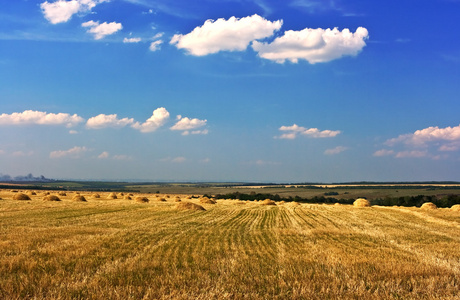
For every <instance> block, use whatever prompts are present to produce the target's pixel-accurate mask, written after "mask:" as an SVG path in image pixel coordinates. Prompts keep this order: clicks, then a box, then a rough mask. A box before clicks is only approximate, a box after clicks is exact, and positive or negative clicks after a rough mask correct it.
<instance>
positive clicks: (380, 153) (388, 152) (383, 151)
mask: <svg viewBox="0 0 460 300" xmlns="http://www.w3.org/2000/svg"><path fill="white" fill-rule="evenodd" d="M394 154H395V152H394V151H393V150H387V149H381V150H377V151H375V152H374V154H373V156H376V157H382V156H390V155H394Z"/></svg>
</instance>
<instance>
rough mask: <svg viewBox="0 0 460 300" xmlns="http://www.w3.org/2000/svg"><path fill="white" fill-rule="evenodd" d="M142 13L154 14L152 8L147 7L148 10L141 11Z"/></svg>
mask: <svg viewBox="0 0 460 300" xmlns="http://www.w3.org/2000/svg"><path fill="white" fill-rule="evenodd" d="M142 14H143V15H151V14H155V11H154V10H153V9H149V10H148V11H143V12H142Z"/></svg>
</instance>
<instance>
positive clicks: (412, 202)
mask: <svg viewBox="0 0 460 300" xmlns="http://www.w3.org/2000/svg"><path fill="white" fill-rule="evenodd" d="M325 194H332V195H338V193H334V192H333V193H325ZM204 196H207V197H212V196H211V195H206V194H205V195H204ZM214 197H215V198H217V199H235V200H245V201H256V200H257V201H259V200H265V199H270V200H273V201H285V202H300V203H340V204H352V203H353V202H354V201H355V200H356V199H354V198H334V197H324V196H314V197H311V198H303V197H300V196H294V197H292V196H289V197H281V196H280V195H278V194H268V193H255V192H252V193H249V194H244V193H239V192H234V193H228V194H217V195H215V196H214ZM363 198H365V197H363ZM370 202H371V204H372V205H381V206H394V205H397V206H406V207H411V206H417V207H420V206H422V204H423V203H426V202H432V203H434V204H436V206H437V207H451V206H452V205H455V204H460V195H453V194H451V195H444V196H441V197H438V196H426V195H417V196H403V197H385V198H377V199H372V200H370Z"/></svg>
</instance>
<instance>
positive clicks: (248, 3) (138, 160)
mask: <svg viewBox="0 0 460 300" xmlns="http://www.w3.org/2000/svg"><path fill="white" fill-rule="evenodd" d="M0 7H1V8H0V173H2V174H9V175H12V176H17V175H25V174H28V173H33V174H34V175H44V176H46V177H49V178H66V179H109V180H136V179H141V180H174V181H252V182H258V181H265V182H307V181H309V182H340V181H342V182H343V181H361V180H366V181H412V180H414V181H415V180H460V156H459V154H460V124H459V123H460V118H459V116H460V114H459V112H460V96H459V95H460V84H459V82H460V23H459V22H458V16H459V15H460V1H455V0H437V1H436V0H431V1H428V0H423V1H417V2H416V3H415V2H414V1H404V0H403V1H386V2H385V3H376V2H375V1H338V0H330V1H315V0H288V1H269V0H227V1H215V0H208V1H185V0H183V1H182V0H181V1H166V0H111V1H104V0H72V1H64V0H61V1H53V0H50V1H35V0H16V1H7V0H0Z"/></svg>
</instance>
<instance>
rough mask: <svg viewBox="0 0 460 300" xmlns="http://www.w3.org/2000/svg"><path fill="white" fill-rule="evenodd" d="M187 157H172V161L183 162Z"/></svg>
mask: <svg viewBox="0 0 460 300" xmlns="http://www.w3.org/2000/svg"><path fill="white" fill-rule="evenodd" d="M186 160H187V159H186V158H185V157H183V156H179V157H175V158H173V159H171V162H173V163H183V162H185V161H186Z"/></svg>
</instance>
